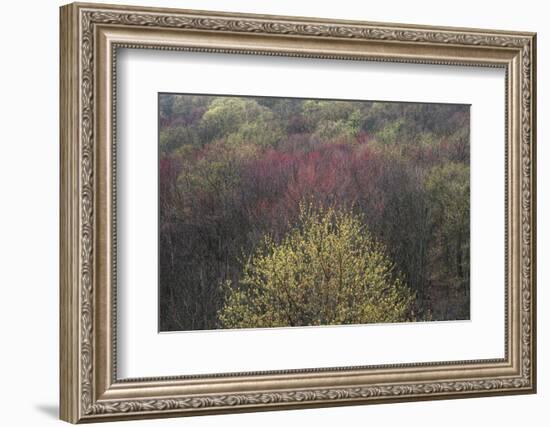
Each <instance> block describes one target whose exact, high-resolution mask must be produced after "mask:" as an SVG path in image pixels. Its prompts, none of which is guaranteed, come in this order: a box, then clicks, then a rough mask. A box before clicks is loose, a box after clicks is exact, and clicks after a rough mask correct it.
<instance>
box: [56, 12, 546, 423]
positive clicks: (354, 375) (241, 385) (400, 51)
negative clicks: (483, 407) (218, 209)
mask: <svg viewBox="0 0 550 427" xmlns="http://www.w3.org/2000/svg"><path fill="white" fill-rule="evenodd" d="M60 13H61V15H60V18H61V19H60V22H61V37H60V43H61V45H60V52H61V63H60V71H61V73H60V74H61V76H60V92H61V93H60V110H61V111H60V135H61V177H60V179H61V202H60V203H61V205H60V211H61V220H60V230H61V231H60V233H61V235H60V307H61V309H60V310H61V311H60V328H61V329H60V386H61V396H60V408H61V410H60V416H61V419H63V420H65V421H68V422H71V423H79V422H94V421H112V420H123V419H130V418H155V417H170V416H186V415H200V414H216V413H227V412H245V411H259V410H276V409H294V408H308V407H321V406H333V405H356V404H370V403H386V402H400V401H412V400H431V399H444V398H463V397H477V396H489V395H502V394H521V393H534V392H535V391H536V241H535V240H536V239H535V236H536V170H535V158H536V145H535V142H536V126H535V123H536V116H535V105H536V101H535V94H536V35H535V34H534V33H523V32H521V33H520V32H508V31H493V30H479V29H462V28H439V27H424V26H413V25H401V24H381V23H369V22H354V21H331V20H324V19H313V18H296V17H281V16H263V15H245V14H231V13H217V12H199V11H188V10H175V9H160V8H144V7H127V6H112V5H99V4H84V3H82V4H81V3H75V4H70V5H67V6H63V7H62V8H61V11H60ZM121 48H125V49H158V50H173V51H195V52H197V51H198V52H204V53H208V52H211V53H227V54H235V53H238V54H246V55H266V56H289V57H305V58H307V57H310V58H318V59H342V60H355V61H364V60H370V61H383V62H384V61H387V62H397V63H409V64H442V65H448V66H453V65H460V66H465V65H466V66H486V67H487V66H489V67H499V68H502V69H504V70H505V73H506V88H505V90H504V91H503V96H504V97H505V104H506V118H505V126H506V129H505V135H506V165H505V172H506V173H505V177H503V179H504V180H505V186H506V197H505V198H506V203H505V206H506V208H505V210H506V212H505V213H504V215H505V218H506V219H505V230H504V233H505V242H506V248H505V254H504V255H503V256H504V257H505V259H506V271H505V279H506V280H505V282H506V283H505V284H503V286H505V287H506V288H505V295H506V304H505V316H504V317H505V334H504V335H505V343H504V347H505V350H504V355H505V357H504V358H499V359H490V360H468V361H456V362H454V361H453V362H433V363H431V362H430V363H416V364H414V363H411V364H398V365H391V364H387V365H382V366H362V367H356V366H353V367H346V366H343V367H337V368H323V369H315V368H312V369H298V370H292V371H273V372H271V371H267V372H248V373H242V374H240V373H239V374H224V373H219V374H210V375H203V376H188V377H183V376H182V377H155V378H137V379H130V380H128V379H123V380H120V379H118V377H117V357H116V354H117V345H116V344H117V334H116V309H117V294H116V277H117V276H116V273H117V258H116V256H117V234H116V212H117V211H116V185H115V184H116V182H115V181H116V164H117V162H116V149H115V147H116V145H115V139H116V125H117V116H116V108H115V106H116V101H117V99H116V84H117V80H116V79H117V75H116V61H117V49H121Z"/></svg>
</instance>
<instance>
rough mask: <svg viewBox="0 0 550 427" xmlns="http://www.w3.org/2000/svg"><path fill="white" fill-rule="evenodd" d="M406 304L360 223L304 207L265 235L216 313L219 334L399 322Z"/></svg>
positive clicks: (405, 294)
mask: <svg viewBox="0 0 550 427" xmlns="http://www.w3.org/2000/svg"><path fill="white" fill-rule="evenodd" d="M412 302H413V295H412V292H411V291H410V290H409V289H408V288H407V287H406V286H405V285H404V284H403V283H402V282H401V280H400V279H399V277H398V275H397V274H396V272H395V271H394V266H393V263H392V262H391V261H390V259H389V258H388V257H387V256H386V255H385V250H384V247H383V246H382V245H381V244H380V243H378V242H376V241H375V240H374V239H373V238H372V236H371V235H370V233H369V232H368V230H367V229H366V228H365V227H364V225H363V223H362V222H361V220H360V218H358V217H357V216H355V215H354V214H352V213H351V212H348V211H343V210H335V209H333V208H328V209H322V208H314V207H313V206H312V205H309V206H306V205H304V204H302V206H301V212H300V218H299V223H298V225H297V226H296V227H295V228H293V229H292V230H291V231H290V232H289V233H288V234H287V235H286V237H284V238H283V239H282V240H281V241H280V242H276V241H274V239H273V238H271V237H269V236H268V237H266V238H265V240H264V243H263V245H261V247H260V248H259V249H258V250H257V251H256V252H255V253H254V254H253V255H252V256H251V257H250V259H249V260H248V261H247V262H246V263H245V265H244V272H243V276H242V279H241V281H240V282H239V284H238V286H231V284H230V283H228V284H227V296H226V299H225V305H224V306H223V307H222V309H221V310H220V312H219V313H218V314H219V320H220V324H221V325H220V326H221V327H224V328H253V327H254V328H257V327H281V326H309V325H330V324H351V323H374V322H401V321H407V320H410V319H411V307H412Z"/></svg>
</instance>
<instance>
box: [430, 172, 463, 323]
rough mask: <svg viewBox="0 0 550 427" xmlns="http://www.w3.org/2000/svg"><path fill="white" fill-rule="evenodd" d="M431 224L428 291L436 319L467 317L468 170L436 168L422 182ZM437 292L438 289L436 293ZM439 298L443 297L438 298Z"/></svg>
mask: <svg viewBox="0 0 550 427" xmlns="http://www.w3.org/2000/svg"><path fill="white" fill-rule="evenodd" d="M426 190H427V193H428V197H429V198H430V204H429V206H430V210H429V218H430V219H431V223H432V230H433V231H432V241H431V244H430V248H431V251H430V257H429V259H430V262H431V263H432V264H433V265H432V271H433V273H432V278H431V280H432V287H434V288H436V289H434V292H437V293H438V295H437V298H436V300H438V301H439V302H440V305H441V310H442V311H443V312H442V313H436V314H437V315H438V318H444V319H468V318H469V317H470V168H469V167H468V166H467V165H464V164H461V163H447V164H445V165H442V166H436V167H434V168H433V169H432V171H431V172H430V174H429V176H428V178H427V180H426ZM437 288H440V289H437ZM439 294H443V296H441V295H439Z"/></svg>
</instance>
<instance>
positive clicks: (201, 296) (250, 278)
mask: <svg viewBox="0 0 550 427" xmlns="http://www.w3.org/2000/svg"><path fill="white" fill-rule="evenodd" d="M158 111H159V117H158V123H159V141H158V143H159V160H158V161H159V165H158V166H159V168H158V179H159V182H158V190H159V206H158V214H159V285H158V286H159V301H158V306H159V331H161V332H168V331H191V330H212V329H238V328H273V327H304V326H327V325H352V324H370V323H401V322H420V321H423V322H425V321H426V322H427V321H452V320H468V319H469V318H470V106H469V105H464V104H437V103H413V102H387V101H368V100H331V99H305V98H282V97H252V96H234V95H231V96H229V95H197V94H174V93H159V95H158Z"/></svg>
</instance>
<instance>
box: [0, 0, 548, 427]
mask: <svg viewBox="0 0 550 427" xmlns="http://www.w3.org/2000/svg"><path fill="white" fill-rule="evenodd" d="M110 1H112V2H113V3H124V2H119V1H116V0H110ZM129 1H130V0H129ZM132 3H133V4H142V5H147V6H168V7H180V8H194V9H210V10H226V11H236V12H255V13H269V14H283V15H302V16H317V17H325V18H342V19H360V20H370V21H387V22H404V23H416V24H434V25H450V26H464V27H480V28H495V29H510V30H529V31H536V32H538V52H539V58H538V75H539V80H538V95H539V96H538V98H539V102H538V117H539V120H538V122H539V129H538V140H539V144H538V158H539V161H538V165H539V171H538V189H539V201H538V215H539V216H538V218H539V224H538V251H539V268H538V284H539V287H538V301H539V320H538V331H539V336H538V352H539V393H538V394H537V395H529V396H510V397H491V398H478V399H465V400H447V401H438V402H420V403H401V404H393V405H374V406H361V407H346V408H327V409H310V410H301V411H283V412H266V413H253V414H239V415H225V416H209V417H199V418H187V419H170V420H162V421H137V422H129V423H125V424H124V425H125V426H132V425H136V426H137V425H141V426H147V425H166V426H169V425H186V426H197V427H198V426H220V425H224V426H233V425H238V426H241V427H245V426H259V425H262V426H280V425H318V426H333V425H350V426H354V425H365V424H367V423H368V424H370V425H381V424H383V425H388V426H397V425H399V424H400V423H406V424H407V425H409V426H436V425H437V426H438V425H445V426H448V427H452V426H481V425H484V424H486V425H496V426H503V427H504V426H512V425H519V424H520V423H521V424H522V425H529V426H543V425H547V423H548V415H549V410H548V406H549V405H550V392H549V390H548V389H549V387H550V376H549V375H548V372H549V370H548V369H547V367H548V364H550V338H549V337H548V335H547V334H548V329H547V326H548V324H549V322H550V314H549V313H550V310H548V307H546V306H547V304H550V298H549V296H550V293H549V292H548V290H547V288H546V286H545V285H546V283H547V282H548V280H549V278H550V277H549V276H550V267H549V266H548V262H545V259H546V258H547V257H548V256H550V240H545V239H544V237H545V236H547V235H548V231H549V227H550V222H549V221H548V218H549V216H550V212H549V211H550V193H549V192H548V191H547V186H548V182H549V180H550V172H549V171H550V169H548V168H547V169H546V171H545V170H544V165H545V164H550V150H549V149H548V147H547V146H546V144H545V141H546V140H547V138H548V136H549V135H548V133H549V129H550V126H547V122H545V120H544V118H545V117H548V116H549V115H550V98H548V95H549V93H548V80H546V79H545V77H546V76H548V75H550V55H549V54H548V52H549V51H550V41H549V38H550V28H549V27H548V22H547V17H548V16H550V15H549V12H548V11H545V10H544V7H545V2H542V1H536V0H523V1H521V2H520V1H505V0H500V1H487V2H481V1H471V0H462V1H460V2H443V1H421V0H415V1H406V0H402V1H389V0H388V1H378V2H367V1H357V0H338V1H321V0H317V1H306V0H276V1H275V0H272V1H269V2H268V1H263V2H260V1H257V0H256V1H246V0H225V1H224V0H202V1H200V0H181V1H176V0H172V1H170V0H162V1H157V2H153V1H152V0H145V1H142V0H133V1H132ZM61 4H62V3H61V2H59V1H57V0H42V1H29V0H27V1H19V2H17V1H13V2H5V3H4V4H2V18H3V19H2V21H1V24H0V32H1V39H0V40H1V56H0V57H1V58H2V59H1V65H0V77H1V78H0V108H1V111H0V118H1V119H0V201H1V205H0V260H1V261H0V325H1V326H0V333H1V335H0V342H1V346H0V349H1V350H0V401H1V402H2V405H1V408H2V412H1V413H0V420H1V421H0V423H1V424H2V425H6V426H17V425H24V426H47V425H59V424H61V422H60V421H58V420H57V402H58V367H57V364H58V197H59V195H58V176H59V161H58V61H59V59H58V6H59V5H61ZM545 217H546V218H547V220H546V221H545ZM545 335H546V336H545ZM545 418H546V419H545Z"/></svg>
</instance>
